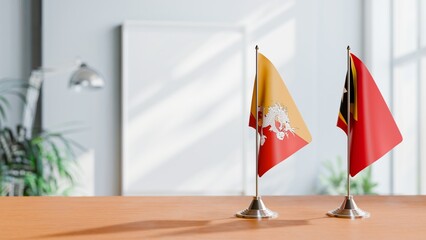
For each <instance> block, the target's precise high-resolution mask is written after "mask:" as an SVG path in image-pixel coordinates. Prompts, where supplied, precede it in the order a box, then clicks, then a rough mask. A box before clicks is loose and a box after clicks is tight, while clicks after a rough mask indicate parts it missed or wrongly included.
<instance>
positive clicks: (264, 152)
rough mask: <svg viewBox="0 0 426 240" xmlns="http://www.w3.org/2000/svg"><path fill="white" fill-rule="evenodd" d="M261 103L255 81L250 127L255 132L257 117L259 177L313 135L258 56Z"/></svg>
mask: <svg viewBox="0 0 426 240" xmlns="http://www.w3.org/2000/svg"><path fill="white" fill-rule="evenodd" d="M257 64H258V76H257V80H258V81H259V84H258V91H259V94H258V99H257V103H258V104H257V106H256V81H255V83H254V88H253V97H252V102H251V114H250V123H249V126H251V127H253V128H254V129H256V114H257V115H258V122H257V124H258V129H259V134H260V147H259V162H258V174H259V176H262V175H263V174H264V173H266V172H267V171H268V170H269V169H271V168H272V167H274V166H275V165H276V164H278V163H280V162H281V161H283V160H284V159H286V158H288V157H289V156H290V155H292V154H293V153H295V152H296V151H298V150H299V149H300V148H302V147H303V146H305V145H306V144H308V143H309V142H310V141H311V134H310V133H309V130H308V128H307V127H306V124H305V122H304V121H303V118H302V116H301V115H300V113H299V110H298V109H297V107H296V104H295V103H294V101H293V98H292V97H291V95H290V93H289V91H288V90H287V87H286V86H285V84H284V82H283V80H282V79H281V77H280V74H279V73H278V71H277V69H275V67H274V65H272V63H271V62H270V61H269V59H267V58H266V57H265V56H263V55H262V54H261V53H258V60H257Z"/></svg>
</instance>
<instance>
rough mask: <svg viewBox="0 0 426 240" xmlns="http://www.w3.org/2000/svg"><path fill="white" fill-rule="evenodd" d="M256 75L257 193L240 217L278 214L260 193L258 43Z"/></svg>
mask: <svg viewBox="0 0 426 240" xmlns="http://www.w3.org/2000/svg"><path fill="white" fill-rule="evenodd" d="M255 49H256V75H255V82H256V86H255V90H256V96H255V98H256V99H255V107H256V110H255V111H256V195H255V196H254V197H253V199H252V201H251V203H250V206H249V207H248V208H246V209H244V210H242V211H239V212H237V214H235V216H236V217H240V218H257V219H262V218H276V217H277V216H278V214H277V213H276V212H273V211H271V210H269V209H268V208H267V207H266V206H265V204H264V203H263V201H262V199H261V197H260V195H259V174H258V172H259V171H258V170H259V106H258V105H259V103H258V97H259V95H258V90H259V81H258V78H257V74H258V60H257V57H258V53H259V46H257V45H256V47H255Z"/></svg>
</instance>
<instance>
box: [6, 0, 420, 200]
mask: <svg viewBox="0 0 426 240" xmlns="http://www.w3.org/2000/svg"><path fill="white" fill-rule="evenodd" d="M0 33H1V35H0V36H1V37H0V54H1V55H0V56H1V57H0V78H1V79H3V81H7V82H5V83H3V88H0V89H3V90H0V94H1V93H5V92H9V93H10V92H12V94H9V95H11V96H9V95H8V96H6V95H4V94H3V95H1V97H0V98H1V99H0V101H2V102H8V104H4V112H5V113H4V115H7V118H5V119H4V120H2V125H1V127H2V135H4V136H5V137H4V139H5V140H4V141H5V143H4V144H3V145H2V150H1V156H2V160H1V162H2V178H1V182H2V183H3V186H2V189H3V190H2V194H3V195H89V196H90V195H96V196H104V195H252V194H253V193H254V180H255V156H254V154H255V152H254V146H255V144H254V143H255V136H254V130H253V129H251V128H249V127H248V119H249V106H250V101H251V91H252V86H253V82H254V73H255V50H254V46H255V45H256V44H258V45H259V47H260V52H261V53H263V54H264V55H265V56H266V57H268V58H269V59H270V60H271V61H272V63H273V64H274V65H275V66H276V68H277V69H278V71H279V72H280V74H281V76H282V77H283V79H284V81H285V83H286V85H287V87H288V89H289V91H290V92H291V94H292V96H293V98H294V100H295V102H296V104H297V106H298V107H299V110H300V112H301V114H302V116H303V117H304V120H305V122H306V124H307V126H308V128H309V129H310V131H311V134H312V138H313V140H312V142H311V143H310V144H309V145H307V146H306V147H304V148H302V149H301V150H300V151H298V152H297V153H296V154H294V155H293V156H291V157H290V158H288V159H287V160H285V161H284V162H282V163H281V164H279V165H277V166H276V167H274V168H273V169H271V170H270V171H269V172H268V173H266V174H265V175H264V176H263V177H262V178H261V180H260V193H261V194H262V195H312V194H340V193H342V191H343V189H344V184H345V174H346V172H345V169H346V135H345V134H344V133H343V132H342V131H341V130H340V129H338V128H337V127H336V122H337V114H338V109H339V106H340V99H341V94H342V89H343V84H344V76H345V74H346V66H347V63H346V57H347V56H346V47H347V46H348V45H350V46H351V49H352V51H353V53H354V54H355V55H357V56H358V57H359V58H360V59H362V60H363V62H364V63H365V64H366V65H367V67H368V68H369V69H370V71H371V73H372V75H373V77H374V79H375V81H376V83H377V85H378V86H379V88H380V90H381V92H382V95H383V96H384V98H385V100H386V102H387V103H388V106H389V108H390V109H391V111H392V113H393V115H394V118H395V120H396V122H397V124H398V126H399V128H400V131H401V133H402V135H403V138H404V140H403V142H402V143H401V144H399V145H398V146H397V147H396V148H395V149H394V150H392V151H391V152H390V153H388V154H386V155H385V156H384V157H383V158H382V159H380V160H379V161H378V162H376V163H375V164H373V166H372V167H371V168H369V169H367V170H365V171H364V172H363V173H362V174H360V176H357V177H356V178H355V179H354V181H353V188H354V189H355V192H356V193H358V194H410V195H411V194H425V193H426V178H425V176H426V164H425V163H423V162H422V159H423V158H424V157H423V156H424V154H425V149H426V148H425V147H424V145H425V141H424V140H425V137H426V128H425V125H424V124H422V123H424V122H425V120H426V115H425V114H426V112H425V106H426V105H425V104H426V99H425V97H424V94H422V93H424V92H426V84H424V82H425V81H426V2H425V1H422V0H375V1H367V0H358V1H348V0H345V1H339V0H299V1H296V0H284V1H283V0H279V1H278V0H262V1H260V0H248V1H247V0H246V1H242V0H235V1H225V0H217V1H207V0H203V1H196V0H180V1H172V0H160V1H145V0H120V1H118V0H102V1H101V0H60V1H58V0H32V1H30V0H0ZM76 59H81V60H83V61H84V62H86V63H88V65H89V66H91V67H93V70H95V71H96V73H98V74H99V75H100V76H101V77H102V79H103V80H104V83H105V84H104V86H103V87H102V88H100V89H97V90H96V91H91V90H89V91H87V90H85V89H82V90H81V91H78V92H76V91H74V90H72V89H70V87H69V86H70V77H71V75H72V73H73V70H70V69H71V68H68V66H73V64H74V62H75V60H76ZM64 66H65V67H64ZM39 67H43V69H47V68H53V69H55V70H53V72H54V74H50V73H49V74H48V73H47V72H46V71H44V70H43V71H41V75H39V79H42V80H43V81H42V84H41V87H40V97H39V98H38V101H37V97H34V93H33V94H32V95H31V94H30V92H31V91H33V92H34V91H35V92H37V94H38V92H39V91H38V89H35V90H34V87H33V86H32V85H33V83H32V82H29V79H30V76H34V75H31V73H33V74H34V71H33V70H36V69H38V68H39ZM13 81H15V82H19V83H20V84H22V85H20V86H19V87H17V88H16V89H12V90H11V87H10V86H9V85H8V84H13ZM25 83H30V86H26V84H25ZM21 90H22V93H23V96H24V100H27V101H22V100H20V97H19V94H18V95H17V94H16V93H15V94H14V93H13V92H17V91H21ZM37 94H36V95H37ZM17 96H18V97H17ZM3 97H4V98H5V99H6V100H4V101H3V100H2V99H3ZM8 105H10V106H8ZM0 106H1V105H0ZM26 106H32V107H31V108H30V109H34V111H32V112H31V113H32V114H33V115H34V119H35V121H34V126H33V127H31V128H32V129H33V131H31V129H26V131H27V132H32V134H30V135H29V134H20V130H17V129H16V126H17V125H19V124H23V123H25V114H26V113H25V112H26V111H27V112H28V109H29V108H28V107H27V110H25V109H26ZM34 106H38V107H37V108H35V107H34ZM0 108H1V107H0ZM1 109H3V108H1ZM1 111H2V112H3V110H1ZM2 115H3V113H2ZM76 125H77V126H78V127H74V126H76ZM69 126H71V127H69ZM5 129H11V131H12V134H11V135H16V136H15V137H12V138H11V137H10V136H9V135H10V134H9V135H8V134H6V132H7V131H5ZM58 129H59V130H58ZM21 130H22V129H21ZM43 134H44V135H43ZM55 134H56V135H55ZM40 136H41V137H40ZM46 136H53V137H59V138H58V139H56V140H55V139H54V140H49V138H48V137H46ZM40 139H42V140H40ZM0 141H3V140H1V139H0ZM43 141H44V142H43ZM6 142H10V143H9V144H7V143H6ZM41 142H42V143H41ZM52 142H53V144H52ZM7 146H12V147H11V149H12V150H13V149H15V150H16V149H21V150H20V151H15V150H13V151H14V153H15V154H12V155H10V154H9V155H10V156H9V155H8V151H7V149H8V147H7ZM16 146H18V147H16ZM28 146H33V147H34V148H35V149H37V151H38V153H39V154H38V155H35V156H34V154H33V153H32V152H31V151H29V150H28ZM22 149H23V150H22ZM31 149H32V148H31ZM27 150H28V151H29V152H31V154H30V153H28V154H27V155H25V154H22V153H23V152H25V153H27V152H28V151H27ZM68 175H69V176H68ZM67 179H68V180H71V181H67ZM64 184H68V187H62V186H63V185H64ZM15 185H18V187H16V186H15Z"/></svg>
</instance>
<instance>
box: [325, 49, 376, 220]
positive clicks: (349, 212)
mask: <svg viewBox="0 0 426 240" xmlns="http://www.w3.org/2000/svg"><path fill="white" fill-rule="evenodd" d="M347 50H348V71H347V78H346V83H347V86H346V90H347V105H346V106H347V112H346V124H347V127H348V129H347V160H348V161H347V164H348V173H347V179H346V184H347V186H346V188H347V192H346V197H345V199H344V200H343V203H342V205H341V206H340V207H339V208H337V209H335V210H332V211H329V212H327V215H328V216H330V217H340V218H352V219H354V218H368V217H369V216H370V214H369V213H368V212H365V211H363V210H361V209H360V208H359V207H358V206H357V205H356V203H355V200H354V199H353V196H352V195H351V177H350V170H351V141H350V139H351V82H352V81H351V80H352V79H351V77H352V74H351V48H350V47H349V46H348V47H347Z"/></svg>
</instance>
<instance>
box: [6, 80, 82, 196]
mask: <svg viewBox="0 0 426 240" xmlns="http://www.w3.org/2000/svg"><path fill="white" fill-rule="evenodd" d="M29 88H31V86H30V85H29V84H28V83H25V82H22V81H18V80H0V195H2V196H41V195H68V193H69V191H70V190H71V189H72V188H73V186H74V184H75V179H74V174H73V168H74V169H75V167H77V166H78V165H77V163H76V162H75V154H74V149H75V148H82V147H81V146H80V145H79V144H77V143H76V142H74V141H73V140H71V139H70V138H67V137H65V133H68V132H70V130H63V131H58V132H51V131H41V132H39V133H38V134H36V135H34V136H32V137H29V136H30V135H31V134H27V131H31V130H32V129H25V128H24V127H22V126H20V125H18V126H17V127H16V131H13V130H12V129H10V128H8V127H5V122H6V120H7V110H10V108H11V104H10V102H9V97H10V96H13V97H17V98H18V99H20V100H22V101H23V102H24V103H25V104H26V95H25V94H24V92H25V91H26V90H28V89H29ZM36 89H38V88H36ZM71 131H73V130H71Z"/></svg>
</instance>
